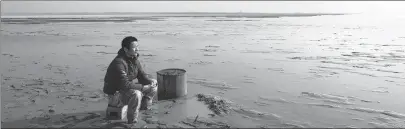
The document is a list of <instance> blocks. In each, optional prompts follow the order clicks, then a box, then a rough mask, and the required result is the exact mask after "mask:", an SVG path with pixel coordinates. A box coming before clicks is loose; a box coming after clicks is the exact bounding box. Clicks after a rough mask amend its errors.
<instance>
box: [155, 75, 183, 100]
mask: <svg viewBox="0 0 405 129" xmlns="http://www.w3.org/2000/svg"><path fill="white" fill-rule="evenodd" d="M157 82H158V86H159V87H158V95H157V96H158V100H166V99H174V98H179V97H182V96H185V95H187V75H186V70H184V69H177V68H170V69H163V70H160V71H158V72H157Z"/></svg>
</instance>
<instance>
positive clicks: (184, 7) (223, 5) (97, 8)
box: [1, 1, 405, 13]
mask: <svg viewBox="0 0 405 129" xmlns="http://www.w3.org/2000/svg"><path fill="white" fill-rule="evenodd" d="M239 11H243V12H268V13H272V12H274V13H279V12H283V13H289V12H302V13H305V12H307V13H313V12H321V13H364V12H401V13H405V1H326V2H322V1H313V2H310V1H177V2H174V1H2V2H1V12H2V13H25V12H30V13H52V12H58V13H60V12H239Z"/></svg>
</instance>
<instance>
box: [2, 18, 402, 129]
mask: <svg viewBox="0 0 405 129" xmlns="http://www.w3.org/2000/svg"><path fill="white" fill-rule="evenodd" d="M137 15H139V14H137ZM240 15H243V14H230V15H224V14H221V15H219V14H198V15H197V14H181V15H180V14H170V15H169V14H159V15H158V16H153V17H152V16H145V15H142V16H136V17H135V16H130V17H129V16H122V17H114V18H113V17H107V16H106V17H103V18H94V17H93V18H89V16H87V18H77V17H76V18H66V16H65V17H63V18H62V17H59V18H58V17H57V16H55V17H56V18H55V17H54V18H3V17H2V23H1V36H0V39H1V66H2V67H1V80H2V81H1V103H2V108H1V113H2V114H1V117H2V127H3V128H11V127H19V128H22V127H25V128H34V127H52V128H80V127H92V128H93V127H94V128H101V127H102V128H126V127H125V126H124V124H123V122H122V121H110V120H106V119H105V110H106V107H107V99H106V95H105V94H104V93H103V92H102V87H103V78H104V75H105V72H106V68H107V67H108V65H109V63H110V62H111V60H112V59H113V58H114V57H115V56H116V54H117V52H118V50H119V48H120V47H121V46H120V45H121V44H120V42H121V40H122V38H124V37H125V36H135V37H137V38H138V39H139V43H140V54H141V55H140V60H141V63H142V64H143V65H144V66H143V67H144V68H145V70H146V72H147V73H148V74H150V76H152V77H154V78H156V72H157V71H159V70H161V69H166V68H181V69H185V70H186V71H187V76H188V78H187V85H188V95H187V96H185V97H183V98H179V99H175V100H165V101H155V102H154V106H153V110H151V111H142V112H141V116H140V121H139V123H138V124H136V125H134V127H139V128H145V127H147V128H173V127H177V128H194V127H197V128H205V127H208V128H247V127H253V128H292V127H297V128H301V127H302V128H310V127H333V128H356V127H357V128H392V127H394V128H405V103H404V101H403V100H402V99H401V98H403V96H404V94H405V51H404V50H405V44H404V42H405V35H404V34H405V26H403V25H402V24H403V23H405V17H404V16H397V15H381V16H375V15H366V14H351V15H349V14H348V15H335V14H334V15H327V14H322V15H320V14H294V15H293V14H266V15H264V14H245V15H246V16H245V17H243V16H242V17H239V16H240ZM202 98H205V100H207V99H208V100H211V101H210V102H205V101H204V99H202ZM214 100H215V101H221V100H222V101H221V102H223V103H221V104H223V105H219V106H217V107H216V108H218V110H212V109H211V108H209V107H210V106H209V103H212V101H214Z"/></svg>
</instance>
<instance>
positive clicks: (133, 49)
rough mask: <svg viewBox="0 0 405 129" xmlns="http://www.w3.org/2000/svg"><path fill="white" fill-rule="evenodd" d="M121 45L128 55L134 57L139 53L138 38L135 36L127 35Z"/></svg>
mask: <svg viewBox="0 0 405 129" xmlns="http://www.w3.org/2000/svg"><path fill="white" fill-rule="evenodd" d="M121 47H122V48H123V49H124V51H125V54H126V55H127V56H128V57H131V58H134V57H136V56H137V55H138V50H139V48H138V47H139V44H138V39H136V38H135V37H133V36H128V37H125V38H124V39H123V40H122V42H121Z"/></svg>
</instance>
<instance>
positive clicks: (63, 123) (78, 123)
mask: <svg viewBox="0 0 405 129" xmlns="http://www.w3.org/2000/svg"><path fill="white" fill-rule="evenodd" d="M125 123H126V122H125V121H121V120H108V119H107V118H106V117H105V111H94V112H82V113H72V114H55V115H49V114H47V115H42V116H40V117H34V118H32V119H26V120H16V121H11V122H4V123H2V128H86V127H87V128H117V127H118V128H120V127H121V128H127V125H126V124H125Z"/></svg>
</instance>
